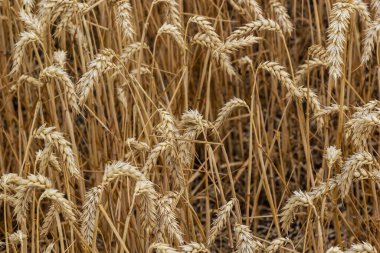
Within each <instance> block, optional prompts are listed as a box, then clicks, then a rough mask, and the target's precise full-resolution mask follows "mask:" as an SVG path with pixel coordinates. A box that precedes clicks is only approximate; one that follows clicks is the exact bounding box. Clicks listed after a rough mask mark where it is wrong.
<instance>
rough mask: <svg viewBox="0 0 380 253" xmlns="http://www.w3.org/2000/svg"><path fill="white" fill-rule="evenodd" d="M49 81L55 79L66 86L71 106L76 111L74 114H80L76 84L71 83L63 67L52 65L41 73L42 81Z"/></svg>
mask: <svg viewBox="0 0 380 253" xmlns="http://www.w3.org/2000/svg"><path fill="white" fill-rule="evenodd" d="M49 79H53V80H54V79H55V80H57V81H59V82H60V83H62V84H63V85H64V87H65V90H66V92H67V98H68V100H69V104H70V106H71V107H72V109H73V110H74V112H77V113H78V112H79V111H80V109H79V106H78V97H77V94H76V92H75V88H74V83H73V82H72V81H71V79H70V77H69V75H68V74H67V72H66V71H65V70H63V69H62V68H61V67H58V66H55V65H51V66H49V67H47V68H45V69H43V70H42V71H41V73H40V80H42V81H45V82H46V81H47V80H49Z"/></svg>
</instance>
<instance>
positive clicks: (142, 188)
mask: <svg viewBox="0 0 380 253" xmlns="http://www.w3.org/2000/svg"><path fill="white" fill-rule="evenodd" d="M135 195H136V196H138V197H139V198H138V199H137V204H138V207H139V209H140V211H141V213H140V216H141V219H142V227H143V229H144V230H145V231H146V232H147V233H148V234H150V233H151V232H152V231H153V229H154V228H155V227H157V209H158V203H157V199H158V196H157V192H156V191H155V190H154V185H153V183H152V182H151V181H149V180H142V181H138V182H137V183H136V187H135Z"/></svg>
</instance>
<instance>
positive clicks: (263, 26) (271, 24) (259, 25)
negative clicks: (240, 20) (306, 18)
mask: <svg viewBox="0 0 380 253" xmlns="http://www.w3.org/2000/svg"><path fill="white" fill-rule="evenodd" d="M254 31H276V32H280V33H281V27H280V25H279V24H277V23H276V21H274V20H271V19H258V20H255V21H252V22H250V23H247V24H245V25H243V26H241V27H239V28H238V29H236V30H234V31H233V32H232V33H231V35H230V36H229V37H228V38H227V41H229V40H234V39H238V38H241V37H245V36H247V35H250V34H252V33H253V32H254Z"/></svg>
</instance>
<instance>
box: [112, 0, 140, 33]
mask: <svg viewBox="0 0 380 253" xmlns="http://www.w3.org/2000/svg"><path fill="white" fill-rule="evenodd" d="M115 5H116V12H115V14H116V23H117V24H118V25H119V27H120V29H121V31H122V33H123V35H124V36H125V37H126V38H128V39H130V40H132V39H133V35H134V34H135V31H134V29H133V25H132V6H131V3H130V2H129V1H128V0H120V1H117V2H116V4H115Z"/></svg>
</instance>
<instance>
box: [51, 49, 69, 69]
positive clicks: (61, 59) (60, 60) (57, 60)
mask: <svg viewBox="0 0 380 253" xmlns="http://www.w3.org/2000/svg"><path fill="white" fill-rule="evenodd" d="M66 61H67V53H66V52H65V51H63V50H58V51H55V52H54V54H53V62H54V64H57V65H58V66H60V67H61V68H62V69H63V68H64V67H65V64H66Z"/></svg>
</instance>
